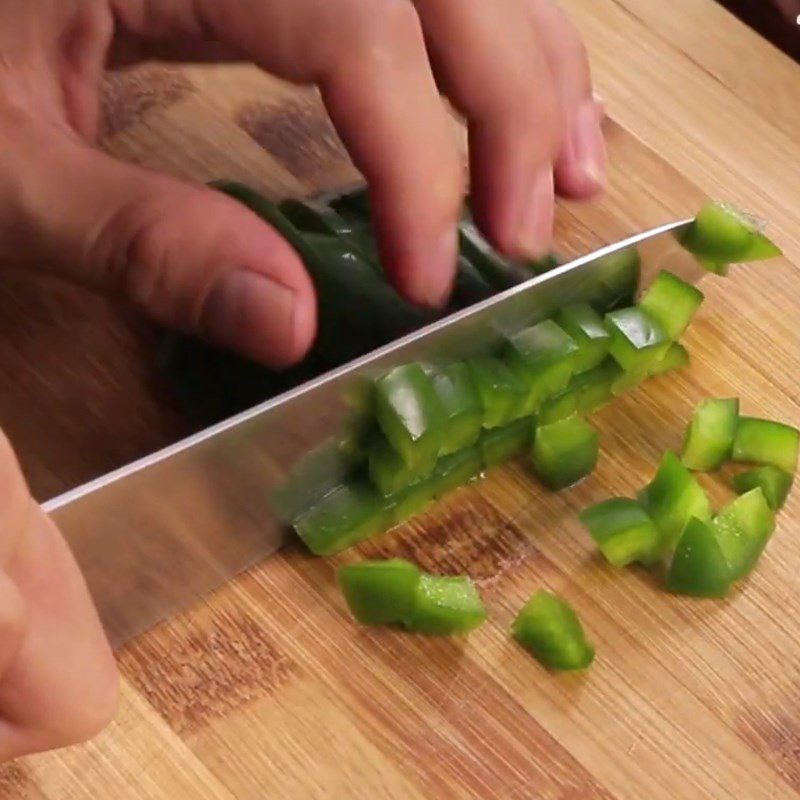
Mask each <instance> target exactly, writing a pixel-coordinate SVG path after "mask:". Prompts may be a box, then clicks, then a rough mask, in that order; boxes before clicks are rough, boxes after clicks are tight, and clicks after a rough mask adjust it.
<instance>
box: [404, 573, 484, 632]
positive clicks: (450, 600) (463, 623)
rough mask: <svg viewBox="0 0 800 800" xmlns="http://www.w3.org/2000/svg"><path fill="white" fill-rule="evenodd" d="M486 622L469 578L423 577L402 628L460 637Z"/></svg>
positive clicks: (478, 595)
mask: <svg viewBox="0 0 800 800" xmlns="http://www.w3.org/2000/svg"><path fill="white" fill-rule="evenodd" d="M485 619H486V609H485V607H484V605H483V601H482V600H481V596H480V594H478V590H477V589H476V588H475V584H474V583H473V582H472V581H471V580H470V579H469V578H465V577H452V578H451V577H439V576H437V575H424V574H423V575H422V576H421V577H420V579H419V582H418V583H417V589H416V593H415V597H414V604H413V606H412V608H411V610H410V611H409V612H408V614H407V615H406V617H405V620H404V624H405V627H406V629H407V630H409V631H411V632H412V633H421V634H426V635H428V636H463V635H465V634H467V633H470V632H471V631H472V630H474V629H475V628H477V627H478V626H479V625H480V624H482V623H483V622H484V620H485Z"/></svg>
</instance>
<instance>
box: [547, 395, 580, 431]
mask: <svg viewBox="0 0 800 800" xmlns="http://www.w3.org/2000/svg"><path fill="white" fill-rule="evenodd" d="M577 410H578V392H577V391H576V390H575V389H570V388H567V389H566V390H565V391H563V392H561V394H557V395H556V396H555V397H551V398H549V399H548V400H545V401H544V402H543V403H542V405H541V406H540V408H539V414H538V423H539V424H540V425H549V424H550V423H551V422H558V420H560V419H565V418H566V417H571V416H572V415H573V414H574V413H575V412H576V411H577Z"/></svg>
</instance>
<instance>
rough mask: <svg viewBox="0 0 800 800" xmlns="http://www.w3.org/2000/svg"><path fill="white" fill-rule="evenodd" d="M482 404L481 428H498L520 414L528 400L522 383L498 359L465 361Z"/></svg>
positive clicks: (484, 358) (521, 414)
mask: <svg viewBox="0 0 800 800" xmlns="http://www.w3.org/2000/svg"><path fill="white" fill-rule="evenodd" d="M467 366H468V367H469V369H470V374H471V375H472V380H473V382H474V384H475V387H476V388H477V390H478V395H479V397H480V399H481V405H482V406H483V427H484V428H497V427H500V426H501V425H507V424H508V423H509V422H512V421H513V420H515V419H518V418H519V417H521V416H523V411H524V403H525V401H526V399H527V395H528V393H527V389H526V386H525V384H524V383H523V382H522V381H521V380H520V379H519V377H518V376H517V375H516V373H514V372H513V370H512V369H511V368H510V367H509V366H508V365H507V364H506V363H505V362H503V361H501V360H500V359H499V358H491V357H488V356H487V357H481V358H473V359H471V360H470V361H467Z"/></svg>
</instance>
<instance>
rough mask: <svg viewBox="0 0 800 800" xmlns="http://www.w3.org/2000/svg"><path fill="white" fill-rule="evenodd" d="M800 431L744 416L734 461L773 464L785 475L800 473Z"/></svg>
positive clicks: (778, 423) (741, 421)
mask: <svg viewBox="0 0 800 800" xmlns="http://www.w3.org/2000/svg"><path fill="white" fill-rule="evenodd" d="M798 450H800V431H798V430H797V428H793V427H792V426H791V425H784V424H783V423H782V422H773V421H771V420H766V419H756V418H755V417H740V419H739V427H738V428H737V430H736V438H735V439H734V442H733V460H734V461H754V462H755V463H757V464H772V465H773V466H775V467H778V468H779V469H782V470H783V471H784V472H788V473H790V474H794V472H795V471H796V470H797V454H798Z"/></svg>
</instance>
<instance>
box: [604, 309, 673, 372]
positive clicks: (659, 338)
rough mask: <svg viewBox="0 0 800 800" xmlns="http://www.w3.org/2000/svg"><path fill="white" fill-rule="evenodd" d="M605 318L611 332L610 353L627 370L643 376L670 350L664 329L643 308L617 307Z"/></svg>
mask: <svg viewBox="0 0 800 800" xmlns="http://www.w3.org/2000/svg"><path fill="white" fill-rule="evenodd" d="M605 319H606V325H607V326H608V329H609V331H610V332H611V347H610V349H609V352H610V353H611V355H612V357H613V358H614V359H615V360H616V362H617V363H618V364H619V365H620V366H621V367H622V369H624V370H625V371H626V372H633V373H637V374H639V375H645V374H646V373H647V372H648V371H649V370H650V369H651V368H652V366H653V365H654V364H655V363H657V362H658V361H659V360H660V359H662V358H663V357H664V355H665V354H666V352H667V350H669V345H670V339H669V336H668V335H667V332H666V331H665V330H664V328H663V327H662V326H661V324H660V323H659V322H658V321H657V320H655V319H653V318H652V317H651V316H650V315H649V314H648V313H647V312H646V311H645V310H644V309H642V308H638V307H637V306H630V307H628V308H620V309H617V310H616V311H611V312H609V313H608V314H606V317H605Z"/></svg>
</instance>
